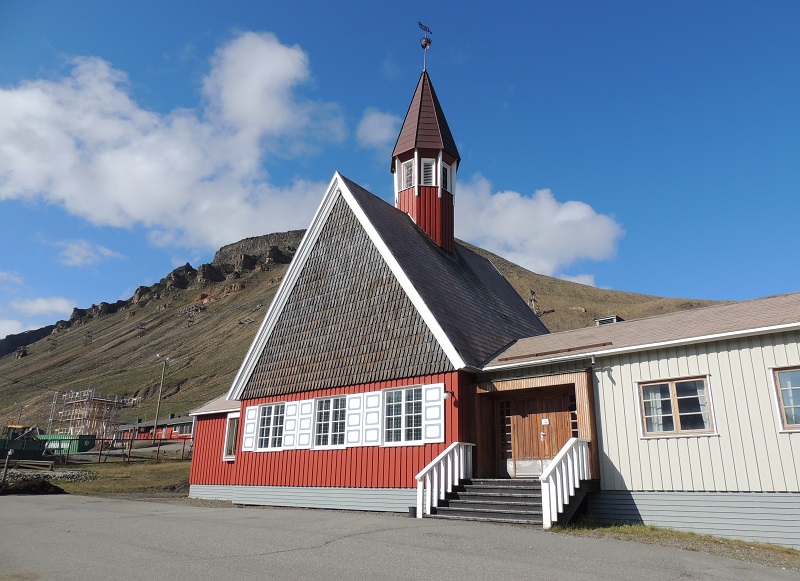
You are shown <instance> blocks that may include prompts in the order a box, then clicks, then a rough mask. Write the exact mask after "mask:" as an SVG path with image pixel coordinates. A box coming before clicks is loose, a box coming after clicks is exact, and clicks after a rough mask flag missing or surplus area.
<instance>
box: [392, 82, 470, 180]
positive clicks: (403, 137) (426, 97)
mask: <svg viewBox="0 0 800 581" xmlns="http://www.w3.org/2000/svg"><path fill="white" fill-rule="evenodd" d="M415 148H419V149H442V150H444V151H446V152H447V153H449V154H450V155H452V156H453V157H454V158H455V159H456V163H458V162H460V161H461V156H460V155H459V154H458V148H457V147H456V142H455V139H453V134H452V133H451V132H450V127H449V126H448V125H447V119H445V117H444V111H442V106H441V105H440V104H439V99H438V98H437V97H436V91H434V90H433V84H432V83H431V79H430V77H429V76H428V72H427V71H422V75H420V77H419V82H418V83H417V88H416V90H415V91H414V97H413V98H412V99H411V105H409V107H408V112H407V113H406V118H405V120H404V121H403V127H402V128H401V129H400V135H398V137H397V142H396V143H395V146H394V151H392V157H393V158H394V157H395V156H397V155H401V154H403V153H406V152H408V151H412V150H413V149H415ZM392 171H394V166H392Z"/></svg>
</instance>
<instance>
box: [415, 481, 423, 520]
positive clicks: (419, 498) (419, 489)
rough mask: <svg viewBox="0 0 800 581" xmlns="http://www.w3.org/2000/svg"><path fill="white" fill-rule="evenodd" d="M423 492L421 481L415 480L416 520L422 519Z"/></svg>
mask: <svg viewBox="0 0 800 581" xmlns="http://www.w3.org/2000/svg"><path fill="white" fill-rule="evenodd" d="M424 491H425V486H424V485H423V484H422V480H421V479H419V478H417V518H422V496H423V494H424Z"/></svg>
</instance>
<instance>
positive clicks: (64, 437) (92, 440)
mask: <svg viewBox="0 0 800 581" xmlns="http://www.w3.org/2000/svg"><path fill="white" fill-rule="evenodd" d="M39 439H40V440H44V441H45V442H46V444H45V450H47V451H48V452H50V453H51V454H77V453H79V452H88V451H89V450H91V449H92V448H94V446H95V444H96V439H97V436H94V435H91V436H70V435H69V434H44V435H40V436H39Z"/></svg>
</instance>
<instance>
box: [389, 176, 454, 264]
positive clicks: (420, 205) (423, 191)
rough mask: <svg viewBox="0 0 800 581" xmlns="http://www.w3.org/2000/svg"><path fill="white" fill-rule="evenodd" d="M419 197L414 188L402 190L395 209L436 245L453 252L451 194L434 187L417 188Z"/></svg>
mask: <svg viewBox="0 0 800 581" xmlns="http://www.w3.org/2000/svg"><path fill="white" fill-rule="evenodd" d="M417 189H418V190H419V195H416V194H415V192H414V188H408V189H406V190H402V191H401V192H400V193H399V194H398V200H397V207H398V208H399V209H400V210H402V211H403V212H406V213H408V214H409V215H410V216H411V217H412V218H413V219H414V222H416V223H417V225H418V226H419V227H420V228H422V229H423V230H424V231H425V233H426V234H427V235H428V236H430V237H431V238H432V239H433V241H434V242H436V244H438V245H439V246H441V247H442V248H444V249H445V250H447V251H448V252H453V244H454V234H453V219H454V218H453V194H451V193H450V192H448V191H447V190H442V197H441V198H440V197H439V188H438V187H436V186H418V188H417Z"/></svg>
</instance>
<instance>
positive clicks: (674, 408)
mask: <svg viewBox="0 0 800 581" xmlns="http://www.w3.org/2000/svg"><path fill="white" fill-rule="evenodd" d="M688 381H702V382H703V389H704V392H705V393H704V395H705V400H706V408H707V411H706V412H705V413H707V414H708V427H707V428H704V429H702V430H697V429H695V430H693V429H686V428H681V425H680V416H681V413H680V404H679V401H678V400H679V399H682V398H678V396H677V387H676V384H678V383H682V382H688ZM660 384H666V385H667V386H668V387H669V395H670V398H669V401H670V405H671V413H670V414H669V415H671V416H672V420H673V429H672V430H671V431H652V432H651V431H648V430H647V415H646V406H645V400H644V391H643V390H644V388H646V387H649V386H653V385H660ZM636 397H637V398H638V400H639V418H640V430H641V432H640V433H641V437H642V438H643V439H653V438H691V437H702V436H716V435H717V432H716V422H714V411H713V410H714V406H713V403H712V401H711V378H710V376H708V375H693V376H687V377H673V378H669V379H653V380H643V381H638V382H636ZM687 399H688V398H687ZM690 413H691V412H690ZM700 413H702V412H700ZM665 415H666V414H665ZM683 415H688V414H687V413H685V412H684V414H683Z"/></svg>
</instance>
